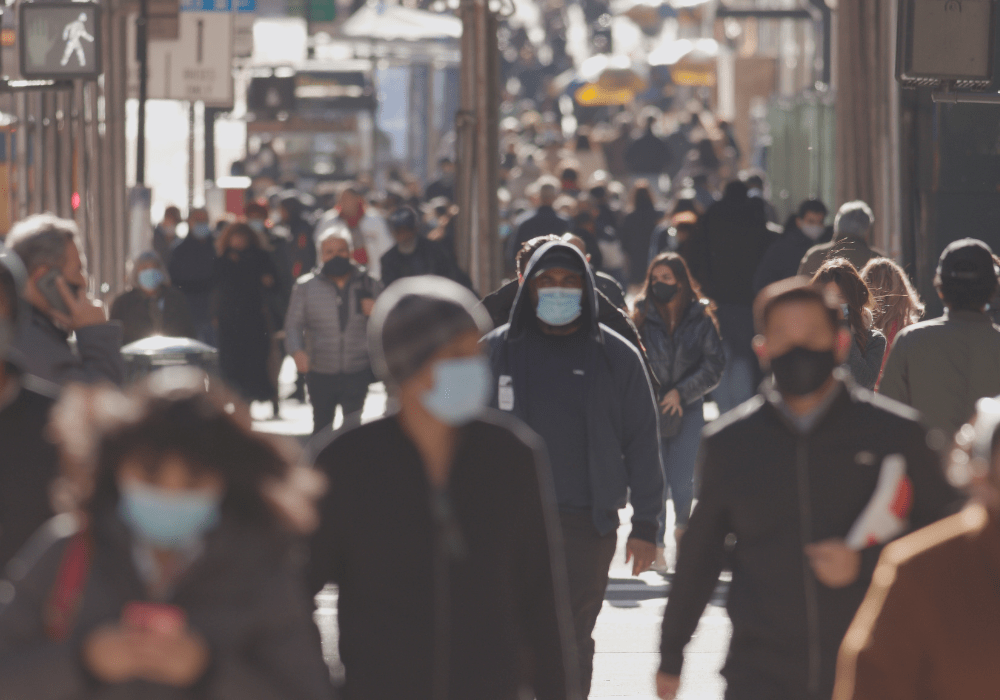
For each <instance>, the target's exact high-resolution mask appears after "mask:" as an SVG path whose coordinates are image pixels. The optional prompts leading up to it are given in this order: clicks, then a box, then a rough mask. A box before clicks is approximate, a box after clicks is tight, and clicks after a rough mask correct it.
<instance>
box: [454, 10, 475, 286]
mask: <svg viewBox="0 0 1000 700" xmlns="http://www.w3.org/2000/svg"><path fill="white" fill-rule="evenodd" d="M474 2H475V0H462V4H461V6H460V10H459V13H460V15H461V17H462V42H461V47H462V62H461V64H460V65H459V111H458V113H457V114H456V115H455V136H456V139H455V141H456V143H455V150H456V153H455V155H456V165H457V179H456V185H457V191H456V193H455V194H456V198H457V203H458V227H457V230H456V237H455V238H456V240H455V249H456V250H455V252H456V255H457V258H458V262H459V265H461V267H462V269H464V270H466V271H470V272H471V268H472V248H473V246H472V228H473V208H474V201H475V189H474V187H473V181H474V178H475V157H476V153H475V131H476V114H475V110H476V71H475V68H476V65H475V64H476V24H475V7H474Z"/></svg>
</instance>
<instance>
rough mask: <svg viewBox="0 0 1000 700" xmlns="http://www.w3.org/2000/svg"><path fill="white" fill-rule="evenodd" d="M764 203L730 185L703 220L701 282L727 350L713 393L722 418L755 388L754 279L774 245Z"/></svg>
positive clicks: (742, 186) (738, 184) (736, 184)
mask: <svg viewBox="0 0 1000 700" xmlns="http://www.w3.org/2000/svg"><path fill="white" fill-rule="evenodd" d="M771 239H772V237H771V233H770V231H769V230H768V228H767V217H766V215H765V213H764V207H763V205H762V202H761V200H759V199H750V198H749V197H747V186H746V185H745V184H744V183H742V182H740V181H739V180H734V181H733V182H730V183H729V184H728V185H726V189H725V193H724V194H723V196H722V199H721V200H720V201H718V202H716V203H715V204H713V205H712V206H711V207H709V209H708V211H707V212H706V213H705V216H704V218H703V219H702V234H701V251H700V252H701V255H702V256H703V259H702V261H701V264H700V265H697V266H696V267H698V268H699V269H700V275H701V276H700V277H699V278H698V280H699V281H700V282H701V284H702V288H703V289H704V290H705V294H707V295H708V297H709V298H710V299H712V300H714V301H715V303H716V304H718V305H719V311H718V317H719V326H720V327H721V329H722V340H723V342H724V343H725V347H726V371H725V373H724V374H723V376H722V382H721V383H720V384H719V387H718V389H717V390H716V391H715V392H714V393H713V397H714V398H715V401H716V403H717V404H718V405H719V410H720V411H721V412H723V413H725V412H726V411H730V410H732V409H734V408H736V407H737V406H739V405H740V404H741V403H743V402H744V401H746V400H748V399H750V398H751V397H752V396H753V394H754V388H755V387H756V385H757V380H758V374H757V362H756V359H755V358H754V354H753V350H752V349H751V347H750V342H751V341H752V340H753V334H754V330H753V311H752V306H753V300H754V292H753V276H754V273H755V272H756V271H757V267H758V266H759V265H760V261H761V259H762V257H763V256H764V252H765V251H766V250H767V248H768V246H769V245H770V244H771Z"/></svg>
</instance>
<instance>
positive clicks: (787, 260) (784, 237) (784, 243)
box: [753, 199, 828, 294]
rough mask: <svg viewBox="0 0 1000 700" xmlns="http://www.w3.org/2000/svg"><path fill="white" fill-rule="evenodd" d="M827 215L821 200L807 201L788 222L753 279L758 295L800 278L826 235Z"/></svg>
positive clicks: (755, 291) (765, 255)
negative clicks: (808, 258)
mask: <svg viewBox="0 0 1000 700" xmlns="http://www.w3.org/2000/svg"><path fill="white" fill-rule="evenodd" d="M827 213H828V211H827V208H826V205H825V204H823V202H821V201H820V200H818V199H807V200H805V201H804V202H802V203H801V204H800V205H799V209H798V212H797V213H796V215H795V216H794V217H790V218H789V219H788V222H787V223H786V224H785V229H784V231H783V232H782V234H781V235H780V236H778V238H777V239H776V240H775V241H774V243H772V244H771V245H770V246H768V248H767V251H765V253H764V257H763V258H761V261H760V265H758V266H757V271H756V272H755V273H754V276H753V291H754V294H759V293H760V291H761V290H762V289H764V287H767V286H768V285H771V284H774V283H775V282H780V281H781V280H785V279H788V278H789V277H795V275H797V274H798V271H799V263H801V262H802V258H803V257H805V254H806V253H808V252H809V249H810V248H812V247H813V246H814V245H816V243H817V242H819V240H820V239H821V238H822V237H823V233H824V232H825V231H826V226H824V222H825V221H826V215H827Z"/></svg>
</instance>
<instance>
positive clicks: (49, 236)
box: [5, 214, 125, 386]
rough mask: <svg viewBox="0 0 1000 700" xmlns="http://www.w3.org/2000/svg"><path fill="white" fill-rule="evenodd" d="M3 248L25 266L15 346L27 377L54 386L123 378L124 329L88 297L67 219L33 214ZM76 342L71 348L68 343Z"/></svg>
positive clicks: (83, 267)
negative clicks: (22, 310) (22, 314)
mask: <svg viewBox="0 0 1000 700" xmlns="http://www.w3.org/2000/svg"><path fill="white" fill-rule="evenodd" d="M5 242H6V246H7V248H8V249H9V250H12V251H13V252H14V253H15V254H16V255H17V256H18V258H19V259H20V260H21V262H22V263H23V265H24V268H25V271H26V274H27V280H26V281H25V284H24V301H26V302H27V304H28V308H27V309H26V313H25V318H24V319H23V320H22V321H20V323H19V328H18V332H17V336H16V338H15V341H14V347H15V348H16V349H17V351H18V353H19V356H20V364H21V369H22V370H24V372H25V373H27V374H30V375H33V376H35V377H38V378H39V379H43V380H45V381H47V382H50V383H52V384H56V385H58V386H64V385H66V384H69V383H70V382H86V383H96V382H112V383H114V384H120V383H121V382H122V381H123V380H124V378H125V363H124V361H123V360H122V356H121V346H122V328H121V324H119V323H118V322H117V321H108V317H107V312H106V311H105V310H104V305H103V304H102V303H101V302H100V301H98V300H96V299H94V298H93V297H92V296H90V294H88V293H87V286H88V280H87V268H86V259H85V258H84V257H83V254H82V253H81V252H80V251H81V247H80V234H79V230H78V229H77V227H76V224H75V223H74V222H73V221H71V220H69V219H59V218H56V217H55V216H53V215H51V214H36V215H34V216H29V217H28V218H26V219H24V220H22V221H20V222H18V223H16V224H14V227H13V228H12V229H11V231H10V233H8V234H7V238H6V241H5ZM71 335H72V336H74V337H75V338H76V343H75V347H73V346H71V345H70V343H69V339H70V336H71Z"/></svg>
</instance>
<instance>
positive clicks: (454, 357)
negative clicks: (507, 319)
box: [309, 276, 580, 700]
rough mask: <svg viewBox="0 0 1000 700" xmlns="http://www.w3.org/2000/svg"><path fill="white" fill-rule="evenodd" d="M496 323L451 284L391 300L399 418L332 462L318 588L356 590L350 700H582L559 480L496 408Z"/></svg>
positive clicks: (396, 287)
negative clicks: (484, 343) (491, 331)
mask: <svg viewBox="0 0 1000 700" xmlns="http://www.w3.org/2000/svg"><path fill="white" fill-rule="evenodd" d="M488 328H489V319H488V317H487V316H486V314H485V313H484V312H483V311H482V309H480V308H479V307H478V305H477V303H476V299H475V297H474V296H473V295H472V294H471V293H470V292H469V291H468V290H466V289H464V288H463V287H461V286H460V285H458V284H456V283H454V282H451V281H449V280H445V279H442V278H440V277H430V276H425V277H410V278H407V279H404V280H400V281H399V282H396V283H395V284H393V285H391V286H390V287H388V288H387V289H386V291H385V292H383V293H382V295H381V296H380V297H379V299H378V301H376V302H375V308H374V309H373V310H372V316H371V321H370V324H369V333H368V338H369V348H370V351H371V355H372V364H373V367H374V369H375V373H376V375H377V376H378V377H379V378H380V379H382V380H383V381H385V382H387V383H388V384H390V385H391V386H392V387H393V388H394V391H395V392H396V394H397V396H398V397H399V410H398V412H396V413H394V414H392V415H389V416H387V417H385V418H383V419H381V420H378V421H375V422H372V423H368V424H366V425H363V426H360V427H357V428H354V429H352V430H349V431H347V432H345V433H341V434H340V435H339V436H337V437H335V438H334V439H333V440H332V442H329V444H328V445H327V446H325V447H323V448H322V449H321V451H320V452H319V455H318V457H317V458H316V462H317V464H318V465H319V466H320V467H321V468H322V469H323V470H324V471H325V472H326V474H327V476H328V477H329V481H330V488H329V490H328V492H327V496H326V498H325V500H324V501H323V503H322V513H321V524H320V527H319V529H318V531H317V533H316V535H315V537H314V540H313V542H312V556H311V562H310V569H311V570H310V575H309V581H310V584H311V587H312V590H313V591H318V590H320V589H321V588H322V587H323V586H324V585H325V584H326V583H327V582H333V583H337V584H338V585H339V587H340V592H339V598H338V605H339V609H340V614H339V617H338V621H339V625H340V651H341V658H342V660H343V662H344V667H345V670H346V684H345V696H346V697H348V698H373V699H375V698H385V699H388V698H407V699H410V700H431V699H432V698H434V699H435V700H436V699H439V698H442V699H443V698H448V699H451V700H466V699H469V698H476V699H477V700H515V699H516V698H518V697H521V694H520V693H521V691H522V690H523V689H525V688H527V689H530V690H531V691H533V692H531V693H530V697H537V698H538V699H539V700H580V694H579V691H578V688H577V681H576V675H577V674H576V668H575V662H576V660H575V658H574V657H573V654H572V632H571V628H570V619H569V610H568V605H567V600H566V592H565V568H564V564H563V561H562V554H561V552H560V549H559V544H558V542H559V535H558V531H557V530H556V528H557V524H556V523H557V521H556V520H555V513H554V512H553V510H554V509H553V505H554V503H553V501H554V499H553V496H552V484H551V478H552V476H551V473H550V471H549V468H548V466H547V464H546V462H545V457H544V447H543V446H542V444H541V441H540V440H539V439H538V437H537V436H536V435H534V434H533V433H531V431H529V430H527V429H526V428H525V427H524V426H523V425H522V424H521V423H519V422H518V421H516V420H514V419H512V418H510V417H509V416H505V415H503V414H501V413H499V412H496V411H489V410H485V405H486V402H487V400H488V399H489V395H490V390H491V387H492V385H493V379H492V375H491V374H490V368H489V364H488V363H487V361H486V358H484V357H483V355H482V351H481V350H480V348H479V336H480V334H481V333H482V332H485V331H486V330H487V329H488ZM400 572H405V575H403V576H401V575H400ZM525 662H526V663H525ZM525 671H528V673H527V675H525V673H524V672H525Z"/></svg>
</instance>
